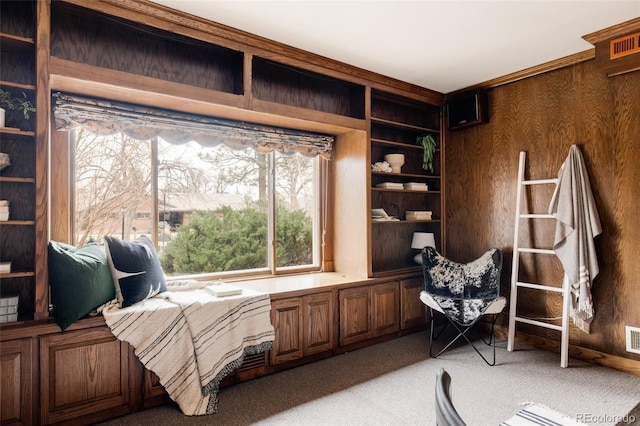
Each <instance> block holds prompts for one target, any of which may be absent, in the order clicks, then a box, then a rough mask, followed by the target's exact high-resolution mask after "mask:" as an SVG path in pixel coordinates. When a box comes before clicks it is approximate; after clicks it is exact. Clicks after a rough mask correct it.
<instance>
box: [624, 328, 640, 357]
mask: <svg viewBox="0 0 640 426" xmlns="http://www.w3.org/2000/svg"><path fill="white" fill-rule="evenodd" d="M625 328H626V330H627V352H633V353H635V354H640V327H631V326H628V325H627V326H626V327H625Z"/></svg>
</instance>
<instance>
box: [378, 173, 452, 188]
mask: <svg viewBox="0 0 640 426" xmlns="http://www.w3.org/2000/svg"><path fill="white" fill-rule="evenodd" d="M371 174H372V175H377V176H395V177H409V178H416V179H425V178H426V179H440V176H436V175H420V174H417V173H389V172H371ZM378 189H380V188H378Z"/></svg>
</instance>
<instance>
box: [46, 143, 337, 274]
mask: <svg viewBox="0 0 640 426" xmlns="http://www.w3.org/2000/svg"><path fill="white" fill-rule="evenodd" d="M53 133H54V135H55V134H67V137H66V144H67V146H68V148H69V149H68V170H69V172H68V176H69V177H70V179H69V185H68V190H67V191H68V196H67V198H68V199H69V204H68V206H69V208H68V215H67V216H68V221H67V223H68V226H69V232H68V235H69V238H68V239H67V241H68V242H69V241H70V242H73V241H75V231H76V229H75V226H76V221H75V209H76V207H75V198H76V197H75V194H76V185H75V179H74V176H75V156H76V152H75V132H74V131H69V132H60V131H54V132H53ZM61 137H62V135H60V137H58V136H55V137H52V151H53V150H55V149H56V145H58V144H59V143H60V142H58V143H54V140H55V139H60V138H61ZM150 143H151V162H152V167H153V174H152V179H151V190H152V191H153V193H155V194H160V188H159V173H158V171H159V167H158V165H159V148H158V139H157V138H153V139H152V141H150ZM298 155H300V154H298ZM275 157H276V152H275V151H274V152H271V153H269V154H268V159H269V166H268V179H267V183H268V197H269V209H268V219H267V220H268V232H269V234H268V240H267V241H268V244H267V256H268V259H267V260H268V262H267V266H266V267H265V268H256V269H247V270H235V271H222V272H205V273H197V274H181V275H171V276H168V279H170V280H180V279H196V280H217V279H244V278H264V277H274V276H281V275H291V274H299V273H310V272H321V271H322V269H323V264H324V262H323V259H324V257H325V253H324V252H323V249H324V243H323V241H322V238H323V235H325V234H326V229H325V227H326V224H327V220H326V219H327V218H326V212H327V209H326V202H327V196H328V192H327V191H328V187H327V181H328V179H327V176H326V173H327V172H328V170H329V167H328V161H329V160H327V159H325V158H322V157H320V156H317V157H315V158H314V162H315V165H314V167H313V169H314V172H313V173H314V176H313V187H314V200H315V203H314V204H315V206H314V215H313V217H312V220H313V230H312V232H313V243H312V244H313V247H312V251H313V261H312V263H311V264H307V265H295V266H280V267H278V266H277V258H276V248H277V240H276V236H275V229H276V220H277V218H276V214H275V210H276V191H275V185H276V182H275V179H276V177H275V176H276V167H275ZM153 165H155V166H153ZM53 169H54V170H55V169H57V168H55V167H54V168H53ZM57 193H58V191H52V194H57ZM52 198H53V196H52ZM151 208H152V209H153V211H152V212H151V216H152V217H159V216H157V215H159V214H160V210H159V201H158V196H156V197H151ZM151 224H152V235H151V237H152V238H151V239H152V241H153V243H154V246H155V247H156V249H158V244H159V241H158V232H159V224H158V221H152V222H151Z"/></svg>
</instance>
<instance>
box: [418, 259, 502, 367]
mask: <svg viewBox="0 0 640 426" xmlns="http://www.w3.org/2000/svg"><path fill="white" fill-rule="evenodd" d="M422 269H423V272H424V290H423V291H421V292H420V300H422V302H423V303H424V304H425V305H427V307H428V308H429V314H430V315H431V326H430V333H429V356H431V357H432V358H437V357H438V356H440V355H441V354H442V353H443V352H444V351H446V350H447V349H449V348H450V347H451V345H453V344H454V343H455V342H456V341H458V340H459V339H460V338H463V339H464V340H466V341H467V343H469V344H470V345H471V346H472V347H473V349H474V350H475V351H476V352H477V353H478V355H480V357H481V358H482V359H483V360H484V361H485V362H486V363H487V364H488V365H495V363H496V340H495V333H494V328H495V323H496V319H497V316H498V314H499V313H500V312H502V310H503V309H504V307H505V306H506V304H507V299H506V298H504V297H500V294H499V292H500V272H501V270H502V252H501V251H500V250H499V249H497V248H492V249H491V250H488V251H487V252H486V253H484V254H483V255H482V256H480V258H478V259H476V260H474V261H472V262H469V263H466V264H462V263H456V262H452V261H451V260H448V259H446V258H445V257H444V256H442V255H441V254H440V253H438V252H437V251H436V250H435V249H434V248H433V247H425V248H423V249H422ZM434 311H436V312H439V313H440V314H442V315H444V316H445V317H446V319H447V320H448V323H447V325H449V324H450V325H453V327H455V329H456V330H457V332H458V334H457V335H456V336H455V337H454V338H453V339H452V340H451V341H449V343H448V344H447V345H445V346H444V348H442V349H441V350H440V352H438V353H437V354H436V355H433V352H432V349H433V341H434V340H436V339H437V338H438V337H439V336H440V334H441V333H442V332H443V331H444V329H445V328H446V327H445V328H443V329H442V330H440V332H439V333H438V335H437V336H435V337H434V334H433V333H434V315H433V313H434ZM485 315H493V318H492V321H491V330H490V333H489V340H488V341H487V340H485V339H484V338H482V340H483V342H484V343H485V344H487V345H489V346H493V359H492V360H491V361H489V360H488V359H487V358H486V357H485V356H484V355H482V353H481V352H480V351H479V350H478V348H477V347H476V345H475V344H474V343H473V341H471V340H470V339H469V337H467V333H468V332H469V331H470V330H471V329H472V328H473V326H475V325H476V324H477V323H478V321H479V320H480V319H481V318H482V317H483V316H485Z"/></svg>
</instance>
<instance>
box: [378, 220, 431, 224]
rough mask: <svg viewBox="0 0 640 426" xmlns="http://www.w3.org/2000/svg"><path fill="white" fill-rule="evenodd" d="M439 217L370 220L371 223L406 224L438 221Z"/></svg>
mask: <svg viewBox="0 0 640 426" xmlns="http://www.w3.org/2000/svg"><path fill="white" fill-rule="evenodd" d="M439 222H440V219H431V220H372V221H371V223H384V224H407V223H439Z"/></svg>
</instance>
